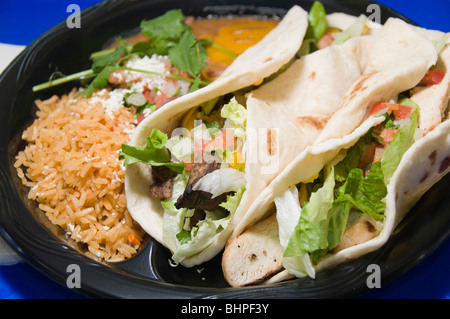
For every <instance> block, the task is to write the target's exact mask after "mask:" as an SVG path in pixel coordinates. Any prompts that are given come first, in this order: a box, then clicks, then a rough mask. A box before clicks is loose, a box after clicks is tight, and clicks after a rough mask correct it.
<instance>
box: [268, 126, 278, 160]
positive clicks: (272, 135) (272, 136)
mask: <svg viewBox="0 0 450 319" xmlns="http://www.w3.org/2000/svg"><path fill="white" fill-rule="evenodd" d="M276 137H277V135H276V131H275V129H272V128H269V129H268V130H267V153H268V154H269V155H270V156H272V155H273V154H275V152H276V150H277V143H276V140H277V139H276Z"/></svg>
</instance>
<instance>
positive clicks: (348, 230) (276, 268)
mask: <svg viewBox="0 0 450 319" xmlns="http://www.w3.org/2000/svg"><path fill="white" fill-rule="evenodd" d="M349 19H351V18H349ZM372 40H373V41H372V42H371V43H370V44H369V46H368V47H366V51H364V52H363V53H362V55H363V56H362V57H361V59H360V62H361V68H362V72H361V75H360V76H359V77H358V79H357V80H356V81H354V83H353V84H352V85H351V87H350V88H349V89H348V90H347V92H346V94H345V95H344V97H343V98H342V100H341V101H340V105H339V110H338V111H337V112H335V113H334V114H333V116H331V117H330V119H329V120H328V121H327V123H326V125H325V127H324V128H323V130H322V131H321V132H320V134H319V135H318V136H317V138H316V139H315V140H314V143H313V145H312V146H309V147H307V148H306V149H305V150H304V151H302V152H300V153H297V157H296V158H295V159H294V160H293V161H292V162H291V163H290V164H289V165H288V166H287V167H286V168H285V169H284V170H283V171H282V172H281V173H280V174H279V175H278V176H277V177H275V178H274V179H273V180H272V182H271V183H270V184H269V186H268V187H266V188H265V189H264V190H263V191H262V192H261V194H260V196H259V197H258V198H257V199H256V200H255V201H254V202H253V203H252V205H251V207H250V208H249V210H248V211H247V214H246V216H245V218H244V219H242V220H241V224H240V225H238V226H237V227H235V232H234V233H233V234H232V236H231V238H230V240H229V242H228V243H227V246H226V248H225V251H224V254H223V259H222V268H223V272H224V276H225V278H226V280H227V281H228V283H229V284H230V285H231V286H233V287H238V286H245V285H250V284H255V283H261V282H278V281H281V280H285V279H287V278H292V277H303V276H310V277H312V278H315V276H316V272H318V271H320V270H322V269H326V268H329V267H332V266H335V265H337V264H340V263H343V262H345V261H348V260H351V259H355V258H358V257H360V256H362V255H364V254H366V253H368V252H371V251H374V250H376V249H378V248H380V247H381V246H382V245H383V244H385V243H386V241H387V240H388V239H389V237H390V235H391V234H392V232H393V230H394V228H395V226H396V225H397V224H398V223H399V222H400V221H401V220H402V219H403V217H404V216H405V215H406V214H407V212H408V211H409V210H410V209H411V208H412V206H413V205H414V204H415V203H416V202H417V201H418V200H419V199H420V198H421V196H422V195H423V194H424V193H425V192H426V191H427V190H428V189H429V188H430V187H431V186H432V185H433V184H435V183H436V182H437V181H438V180H439V179H441V178H442V177H443V176H444V175H445V174H447V173H448V171H449V170H450V161H449V158H450V138H449V136H450V134H449V133H450V122H449V121H448V117H449V115H448V101H449V86H450V82H449V77H448V70H449V66H450V64H449V63H450V60H449V52H450V48H449V43H448V35H445V34H444V33H442V32H437V31H429V30H424V29H421V28H418V27H414V26H411V25H409V24H407V23H405V22H403V21H402V20H399V19H394V18H390V19H388V20H387V21H386V23H385V24H384V26H383V27H382V28H380V30H379V31H378V32H377V33H376V34H374V36H373V39H372ZM341 80H342V77H335V78H334V81H341Z"/></svg>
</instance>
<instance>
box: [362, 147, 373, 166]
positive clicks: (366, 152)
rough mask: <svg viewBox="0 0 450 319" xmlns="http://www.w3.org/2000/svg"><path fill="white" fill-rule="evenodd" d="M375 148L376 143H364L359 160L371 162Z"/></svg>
mask: <svg viewBox="0 0 450 319" xmlns="http://www.w3.org/2000/svg"><path fill="white" fill-rule="evenodd" d="M376 148H377V144H376V143H370V144H366V145H364V147H363V151H362V154H361V162H362V163H365V164H367V163H372V162H373V157H374V156H375V149H376Z"/></svg>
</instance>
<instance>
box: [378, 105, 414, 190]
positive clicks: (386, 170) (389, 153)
mask: <svg viewBox="0 0 450 319" xmlns="http://www.w3.org/2000/svg"><path fill="white" fill-rule="evenodd" d="M398 104H402V105H407V106H411V107H413V109H414V110H413V113H412V115H411V119H410V120H409V122H408V123H407V124H406V125H405V126H403V127H402V128H401V129H400V130H399V131H398V134H397V135H396V136H395V137H394V139H393V140H392V142H391V143H389V145H388V146H387V147H386V150H385V151H384V153H383V158H382V159H381V169H382V170H383V174H384V182H385V184H386V185H388V184H389V181H390V179H391V177H392V175H394V172H395V170H396V169H397V167H398V164H400V161H401V159H402V157H403V154H404V153H405V152H406V151H407V150H408V149H409V148H410V147H411V145H412V144H413V143H414V133H415V131H416V128H417V125H418V106H417V104H416V103H414V102H413V101H412V100H411V99H409V98H406V97H402V98H401V99H399V100H398Z"/></svg>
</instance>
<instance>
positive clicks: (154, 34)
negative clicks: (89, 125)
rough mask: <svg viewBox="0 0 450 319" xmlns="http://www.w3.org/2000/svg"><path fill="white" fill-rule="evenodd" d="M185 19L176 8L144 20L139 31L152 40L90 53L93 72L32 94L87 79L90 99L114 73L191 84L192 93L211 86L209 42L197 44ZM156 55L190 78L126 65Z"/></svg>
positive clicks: (50, 84) (59, 80) (47, 85)
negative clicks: (208, 77)
mask: <svg viewBox="0 0 450 319" xmlns="http://www.w3.org/2000/svg"><path fill="white" fill-rule="evenodd" d="M184 19H185V17H184V15H183V13H182V11H181V10H179V9H177V10H170V11H168V12H166V13H165V14H164V15H162V16H160V17H157V18H155V19H152V20H144V21H142V22H141V24H140V29H141V32H142V33H143V34H145V35H146V36H147V37H148V38H150V40H149V41H141V42H138V43H136V44H131V43H129V42H127V41H123V40H122V39H118V42H119V46H118V47H117V48H114V49H107V50H103V51H99V52H94V53H93V54H91V57H90V58H91V60H92V65H91V68H90V69H88V70H84V71H81V72H77V73H74V74H71V75H68V76H64V77H60V78H57V79H52V80H50V81H48V82H45V83H42V84H39V85H36V86H34V87H33V91H34V92H37V91H40V90H44V89H47V88H50V87H53V86H55V85H59V84H62V83H67V82H70V81H73V80H77V79H84V80H87V81H88V83H89V85H88V86H87V88H86V89H85V90H83V91H82V92H80V94H82V95H83V96H85V97H89V96H91V95H92V93H93V92H94V91H95V90H99V89H102V88H105V87H107V86H108V85H109V77H110V74H111V73H112V72H114V71H115V70H128V71H135V72H141V73H147V74H152V75H159V76H164V77H169V78H174V79H178V80H183V81H187V82H191V83H193V85H192V86H191V89H190V91H194V90H196V89H198V87H199V86H200V85H208V84H209V83H210V82H209V81H203V80H202V79H201V72H202V68H203V67H204V66H206V65H207V63H206V57H207V55H206V49H205V46H206V45H208V42H205V41H198V40H197V39H196V38H195V36H194V34H193V33H192V29H191V28H190V27H189V26H188V25H187V24H186V23H185V22H184ZM153 54H158V55H168V56H169V59H170V60H171V62H172V64H173V65H174V66H175V67H176V68H177V69H178V70H180V71H184V72H186V73H187V74H189V77H183V76H180V75H174V74H166V73H158V72H150V71H146V70H139V69H131V68H127V67H126V66H125V65H126V61H127V60H129V59H130V58H132V57H134V56H140V57H143V56H152V55H153Z"/></svg>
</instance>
